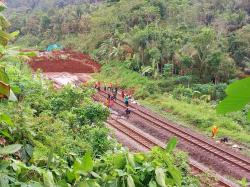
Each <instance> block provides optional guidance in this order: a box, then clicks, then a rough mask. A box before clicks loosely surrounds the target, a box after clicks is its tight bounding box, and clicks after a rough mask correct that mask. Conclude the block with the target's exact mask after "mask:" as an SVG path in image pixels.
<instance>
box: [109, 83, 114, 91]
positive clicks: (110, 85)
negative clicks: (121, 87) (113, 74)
mask: <svg viewBox="0 0 250 187" xmlns="http://www.w3.org/2000/svg"><path fill="white" fill-rule="evenodd" d="M112 87H113V85H112V82H110V83H109V85H108V90H109V91H112Z"/></svg>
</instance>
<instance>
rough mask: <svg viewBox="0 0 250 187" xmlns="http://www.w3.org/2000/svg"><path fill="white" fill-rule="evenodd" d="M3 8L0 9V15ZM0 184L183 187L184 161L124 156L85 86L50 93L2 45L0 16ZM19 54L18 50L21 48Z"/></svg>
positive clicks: (162, 153)
mask: <svg viewBox="0 0 250 187" xmlns="http://www.w3.org/2000/svg"><path fill="white" fill-rule="evenodd" d="M4 9H5V6H4V5H3V4H2V3H0V12H1V11H3V10H4ZM0 20H1V22H0V33H1V34H0V49H1V50H0V107H1V111H0V168H1V169H0V186H3V187H9V186H25V187H33V186H36V187H66V186H73V187H88V186H91V187H104V186H105V187H111V186H112V187H113V186H115V187H121V186H124V187H135V186H138V187H144V186H164V187H166V186H189V185H190V184H192V185H198V184H199V183H198V182H197V181H196V180H195V179H193V178H192V177H190V176H189V168H188V165H187V164H186V163H187V159H186V155H185V154H183V153H179V152H176V151H174V148H175V146H176V144H177V140H176V139H172V140H170V142H169V144H168V146H166V149H160V148H153V149H152V150H151V151H150V152H148V153H130V152H129V151H127V150H125V149H124V148H121V147H120V146H119V145H117V143H116V142H115V141H114V140H113V139H112V138H111V137H109V135H108V133H109V131H108V129H107V128H106V127H105V123H104V121H106V120H107V117H108V115H109V110H108V109H107V108H106V107H104V106H103V105H101V104H99V103H96V102H94V101H93V100H92V95H93V93H94V92H95V90H93V89H89V88H86V87H77V88H76V87H73V86H70V85H69V86H66V87H64V88H62V89H60V90H55V89H54V88H53V86H52V84H51V83H50V82H49V81H46V80H44V79H43V77H42V75H41V74H40V73H39V72H37V73H32V72H31V70H30V68H29V67H28V65H27V64H26V63H24V62H25V61H27V60H28V56H34V55H36V54H35V53H33V52H23V51H22V52H20V51H17V50H16V48H14V47H10V46H9V45H8V43H9V42H10V40H13V39H14V38H15V37H17V35H18V32H14V33H8V32H7V28H8V22H7V20H6V19H5V18H4V17H3V16H2V15H0ZM21 49H22V48H21Z"/></svg>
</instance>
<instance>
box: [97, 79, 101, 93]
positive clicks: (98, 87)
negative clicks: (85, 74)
mask: <svg viewBox="0 0 250 187" xmlns="http://www.w3.org/2000/svg"><path fill="white" fill-rule="evenodd" d="M97 90H98V91H101V83H100V81H98V83H97Z"/></svg>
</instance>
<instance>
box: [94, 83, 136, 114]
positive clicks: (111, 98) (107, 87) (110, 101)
mask: <svg viewBox="0 0 250 187" xmlns="http://www.w3.org/2000/svg"><path fill="white" fill-rule="evenodd" d="M94 87H95V88H96V89H97V90H98V91H101V83H100V82H96V83H95V86H94ZM103 89H104V91H105V92H106V91H109V93H108V96H107V98H106V101H105V105H106V106H107V107H108V108H112V107H113V106H114V103H115V100H116V99H117V94H118V86H117V84H115V85H113V84H112V83H109V84H106V83H105V84H104V85H103ZM110 92H111V93H110ZM121 97H122V98H123V100H124V104H125V106H126V110H125V115H126V117H127V118H129V115H130V113H131V109H130V108H129V100H130V97H131V96H129V95H128V94H126V93H125V91H124V90H121Z"/></svg>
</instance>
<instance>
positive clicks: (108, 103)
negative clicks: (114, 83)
mask: <svg viewBox="0 0 250 187" xmlns="http://www.w3.org/2000/svg"><path fill="white" fill-rule="evenodd" d="M105 104H106V106H107V107H108V108H109V107H110V99H109V98H107V99H106V103H105Z"/></svg>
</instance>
